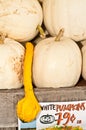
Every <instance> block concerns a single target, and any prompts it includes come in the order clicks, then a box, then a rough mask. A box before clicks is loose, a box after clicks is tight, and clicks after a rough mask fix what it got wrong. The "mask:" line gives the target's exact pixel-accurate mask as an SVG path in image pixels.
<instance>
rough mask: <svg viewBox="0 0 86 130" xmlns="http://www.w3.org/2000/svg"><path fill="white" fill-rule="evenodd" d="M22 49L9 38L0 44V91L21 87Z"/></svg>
mask: <svg viewBox="0 0 86 130" xmlns="http://www.w3.org/2000/svg"><path fill="white" fill-rule="evenodd" d="M24 51H25V49H24V47H23V46H22V45H21V44H20V43H19V42H16V41H14V40H12V39H10V38H5V39H4V41H3V43H2V44H0V89H12V88H20V87H22V86H23V60H24Z"/></svg>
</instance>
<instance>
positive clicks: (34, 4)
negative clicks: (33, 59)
mask: <svg viewBox="0 0 86 130" xmlns="http://www.w3.org/2000/svg"><path fill="white" fill-rule="evenodd" d="M42 21H43V12H42V7H41V5H40V3H39V2H38V0H2V1H0V32H1V33H4V34H7V36H8V37H9V38H13V39H15V40H17V41H19V42H24V41H29V40H32V39H33V38H34V37H35V36H36V35H37V34H38V30H37V26H38V25H41V24H42Z"/></svg>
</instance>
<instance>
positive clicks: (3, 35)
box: [0, 33, 6, 44]
mask: <svg viewBox="0 0 86 130" xmlns="http://www.w3.org/2000/svg"><path fill="white" fill-rule="evenodd" d="M5 37H6V35H5V34H3V33H0V44H3V43H4V39H5Z"/></svg>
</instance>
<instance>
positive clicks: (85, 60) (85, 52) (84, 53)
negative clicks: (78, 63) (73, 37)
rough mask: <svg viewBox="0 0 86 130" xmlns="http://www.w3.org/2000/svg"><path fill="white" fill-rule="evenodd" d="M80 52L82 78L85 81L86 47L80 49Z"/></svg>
mask: <svg viewBox="0 0 86 130" xmlns="http://www.w3.org/2000/svg"><path fill="white" fill-rule="evenodd" d="M81 52H82V77H83V79H84V80H86V45H83V47H82V48H81Z"/></svg>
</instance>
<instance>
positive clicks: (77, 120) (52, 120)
mask: <svg viewBox="0 0 86 130" xmlns="http://www.w3.org/2000/svg"><path fill="white" fill-rule="evenodd" d="M40 105H41V107H42V111H41V112H40V113H39V114H38V116H37V118H36V120H34V121H33V122H29V123H23V122H21V121H20V120H19V119H18V123H19V130H21V129H23V128H35V129H36V130H46V128H51V127H63V126H72V127H80V128H81V129H82V130H86V101H71V102H43V103H40Z"/></svg>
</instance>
